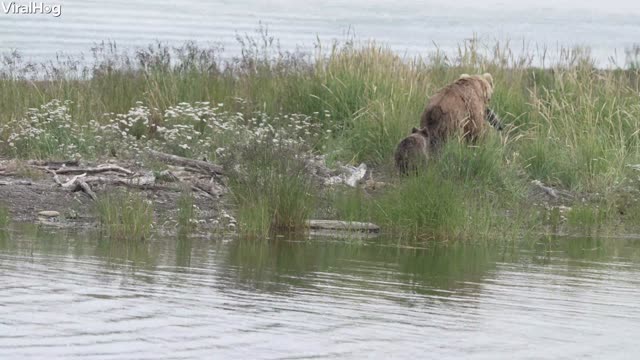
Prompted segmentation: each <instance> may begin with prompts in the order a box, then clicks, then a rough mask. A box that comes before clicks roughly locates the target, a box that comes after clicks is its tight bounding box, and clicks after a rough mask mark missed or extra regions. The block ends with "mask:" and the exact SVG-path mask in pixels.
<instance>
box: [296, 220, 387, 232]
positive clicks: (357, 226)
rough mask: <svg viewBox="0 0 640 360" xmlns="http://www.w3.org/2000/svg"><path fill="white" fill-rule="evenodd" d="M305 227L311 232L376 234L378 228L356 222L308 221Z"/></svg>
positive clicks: (370, 224) (374, 225) (373, 225)
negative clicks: (330, 231) (328, 231)
mask: <svg viewBox="0 0 640 360" xmlns="http://www.w3.org/2000/svg"><path fill="white" fill-rule="evenodd" d="M307 227H308V228H309V229H312V230H333V231H362V232H373V233H377V232H379V231H380V227H379V226H378V225H376V224H372V223H366V222H357V221H338V220H309V221H307Z"/></svg>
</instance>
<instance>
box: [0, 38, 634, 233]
mask: <svg viewBox="0 0 640 360" xmlns="http://www.w3.org/2000/svg"><path fill="white" fill-rule="evenodd" d="M261 36H262V38H259V39H255V38H251V37H240V38H239V39H238V40H239V41H240V46H241V48H242V51H241V55H240V56H238V57H236V58H234V59H231V60H221V59H222V58H223V57H222V56H221V55H222V54H221V53H220V51H219V49H215V48H200V47H197V46H195V45H194V44H192V43H186V44H184V45H183V46H182V47H178V48H169V47H166V46H164V45H162V44H153V45H151V46H149V47H147V48H143V49H139V51H137V52H135V54H131V53H124V52H122V51H120V50H119V49H118V48H117V47H115V46H114V45H113V44H103V45H102V46H101V47H97V48H96V50H95V54H94V57H95V61H94V63H93V64H90V65H88V66H87V67H86V68H84V69H81V71H79V72H73V73H72V72H71V68H70V66H69V65H68V64H66V63H63V62H52V63H48V64H45V65H43V66H36V67H29V66H28V65H27V64H26V63H24V62H21V61H22V60H21V59H20V57H18V56H13V57H12V56H7V57H4V58H3V60H2V62H1V63H0V93H2V94H3V96H2V97H1V98H0V141H2V142H0V154H1V155H5V156H10V157H18V158H68V157H78V156H79V157H83V158H95V157H104V156H109V155H112V153H113V152H116V153H117V154H116V155H118V156H119V157H127V156H135V155H136V154H138V153H139V151H140V150H141V149H143V148H144V147H146V146H153V147H156V148H160V149H162V150H165V151H168V152H171V153H174V154H177V155H183V156H190V157H202V156H205V157H207V158H208V159H211V160H214V161H216V162H226V167H227V168H229V169H234V167H235V166H236V165H238V166H239V167H240V168H241V169H245V170H244V173H243V172H235V173H234V172H233V171H232V175H231V179H230V185H231V189H232V193H233V198H234V200H235V203H236V205H237V206H238V213H237V215H238V220H239V223H240V224H239V225H240V227H241V229H243V231H246V232H247V233H249V234H252V235H254V236H267V234H269V233H271V232H273V231H283V230H285V229H289V230H295V231H299V230H300V229H301V228H302V224H303V223H304V220H305V219H307V218H308V217H309V216H311V215H312V214H313V213H314V212H316V210H315V209H314V207H315V206H317V204H318V202H317V200H318V199H317V197H318V193H319V191H318V190H317V187H316V186H315V185H314V184H313V182H312V181H311V179H309V178H308V177H306V176H305V175H304V174H305V171H304V168H303V167H301V165H300V164H299V160H300V159H297V158H296V157H295V156H293V153H295V152H296V151H297V150H296V151H293V150H292V149H294V148H295V149H298V148H297V147H296V146H299V145H301V144H303V145H304V150H300V151H305V152H313V153H318V152H320V153H324V154H326V155H327V158H328V159H330V160H331V161H332V162H334V161H339V162H343V163H344V162H346V163H352V164H356V165H357V164H358V163H360V162H366V163H367V164H368V165H369V166H370V167H373V168H374V169H377V170H379V172H380V175H379V177H380V178H381V179H382V180H387V181H391V182H392V183H394V185H393V187H392V190H389V189H387V190H385V191H382V192H380V193H376V194H373V195H372V196H369V195H368V194H363V193H361V194H358V193H354V194H350V193H349V194H347V195H345V196H346V198H344V199H340V198H334V199H329V200H328V203H329V204H331V205H330V206H332V207H333V208H332V209H330V212H332V213H333V214H334V215H335V216H336V217H340V218H345V219H354V220H355V219H373V220H377V221H381V222H383V223H385V224H388V225H389V226H390V227H391V228H393V229H407V231H405V232H407V233H410V234H411V235H410V236H408V237H412V238H422V237H426V238H429V237H436V236H444V237H447V238H453V237H473V236H472V235H473V230H472V229H473V228H474V227H475V228H476V233H481V232H482V231H480V230H477V229H485V230H483V231H485V232H487V233H490V232H496V231H498V230H496V229H497V228H498V224H504V220H501V215H500V214H503V213H505V212H508V213H509V214H511V215H509V216H510V217H512V218H513V217H514V215H513V214H519V215H517V216H515V218H516V219H518V221H522V222H523V223H526V225H524V226H518V227H517V228H528V227H529V225H530V222H532V221H533V220H531V219H535V218H536V216H537V215H536V213H537V211H539V210H540V209H539V208H536V207H535V206H531V204H528V203H527V200H526V195H527V189H528V184H529V183H530V182H531V180H540V181H542V182H544V183H545V184H547V185H551V186H554V187H557V188H560V189H565V190H568V191H571V192H574V193H581V194H582V193H587V194H597V196H596V198H598V199H599V200H598V201H597V202H598V203H601V202H602V199H608V200H607V201H608V202H609V203H611V202H612V201H613V200H611V199H610V198H612V197H613V196H614V195H615V194H617V193H620V192H624V191H626V190H625V189H626V188H625V185H624V184H626V183H627V182H628V180H629V178H630V177H633V176H637V174H633V173H631V174H630V172H629V168H628V165H630V164H640V136H639V135H640V133H639V131H640V130H638V129H640V103H639V102H638V93H639V92H640V72H639V71H640V70H639V69H638V66H637V64H638V56H637V54H638V51H637V46H636V47H634V48H632V49H629V52H628V59H627V64H626V65H625V66H624V67H612V68H609V69H597V68H595V67H594V66H593V63H594V61H593V59H592V58H590V57H589V54H588V52H587V51H585V49H582V48H578V47H577V48H571V49H561V50H560V51H559V52H558V54H557V55H558V56H557V60H555V61H554V62H550V60H549V57H547V55H546V54H545V53H542V54H539V53H535V52H534V51H531V52H529V53H524V54H523V55H522V56H515V55H514V52H513V51H512V50H511V48H510V46H511V45H510V44H508V43H496V44H481V43H479V42H478V41H477V40H471V41H467V42H465V43H463V44H461V45H460V47H459V49H458V51H457V52H455V53H451V54H443V53H435V54H432V55H431V56H429V57H426V58H410V59H408V58H402V57H400V56H399V55H397V54H396V53H394V52H392V51H391V50H389V49H388V48H387V47H386V46H384V45H381V44H378V43H375V42H367V43H359V42H357V41H348V42H346V43H344V44H338V43H334V44H330V46H327V44H318V45H319V46H318V50H317V51H316V52H315V53H314V54H312V55H310V54H301V53H295V52H294V53H289V52H284V51H281V50H280V49H279V48H278V47H277V46H276V45H275V44H276V42H275V41H274V39H273V38H272V37H270V35H269V34H268V33H266V32H262V33H261ZM227 59H228V57H227ZM534 61H536V62H534ZM535 63H544V65H545V67H544V68H541V67H536V66H534V64H535ZM482 72H490V73H492V75H493V77H494V79H495V84H496V85H495V87H496V88H495V92H494V96H493V99H492V102H491V107H492V108H493V109H494V110H495V111H496V112H497V113H498V114H499V116H500V117H501V118H502V120H503V122H504V123H505V124H506V125H507V127H508V128H507V130H505V131H503V132H502V133H501V134H493V135H492V136H490V137H489V138H488V139H486V141H484V142H481V143H480V144H478V146H477V147H475V148H469V147H468V146H466V145H464V144H458V143H457V142H450V144H448V145H447V146H446V148H445V149H444V150H443V152H442V154H441V155H440V156H439V158H438V159H437V160H434V161H431V165H430V166H429V170H430V173H427V174H424V175H423V176H422V177H420V178H419V180H415V179H409V180H407V181H402V182H399V181H396V180H395V175H394V174H393V171H392V170H391V169H392V167H390V166H389V164H390V163H391V162H392V160H391V159H392V154H393V150H394V148H395V146H396V144H397V143H398V141H399V140H400V139H402V138H403V137H405V136H406V135H407V134H408V132H409V130H410V129H411V127H413V126H416V125H417V124H418V122H419V117H420V114H421V112H422V110H423V108H424V106H425V104H426V102H427V99H428V98H429V96H430V95H432V94H433V93H434V92H436V91H437V90H438V89H439V88H440V87H442V86H444V85H445V84H447V83H449V82H451V81H453V80H454V79H456V78H457V77H459V75H460V74H462V73H482ZM33 78H38V79H41V80H38V81H34V80H32V79H33ZM52 101H54V103H53V105H51V104H52ZM55 101H58V102H57V103H56V102H55ZM138 102H140V103H138ZM182 102H186V103H189V104H191V105H190V106H191V107H190V108H189V109H190V110H188V111H183V110H179V111H177V113H176V112H173V111H174V110H175V108H176V107H177V106H178V105H179V104H180V103H182ZM197 102H209V103H210V104H211V105H206V106H204V105H197V104H196V103H197ZM219 103H224V106H221V107H220V109H218V108H217V106H218V105H217V104H219ZM213 108H216V110H215V111H214V110H211V109H213ZM29 109H36V110H29ZM168 110H169V112H168ZM203 113H206V114H205V115H202V114H203ZM117 114H123V115H122V116H121V117H118V115H117ZM140 114H142V115H140ZM172 114H174V115H172ZM175 114H177V115H175ZM194 114H195V115H194ZM207 114H208V115H207ZM289 114H300V115H299V116H306V117H305V118H304V119H305V120H304V122H305V125H304V126H305V127H304V129H307V128H309V129H313V131H312V132H311V133H309V134H306V132H305V131H306V130H304V129H303V130H300V131H299V133H296V134H293V132H294V131H293V130H291V129H294V128H295V127H290V126H289V125H292V124H293V122H292V121H291V120H290V119H289V118H286V117H285V116H288V115H289ZM296 116H298V115H296ZM25 118H26V119H32V120H33V121H31V122H30V124H32V125H28V126H27V125H25V124H26V123H27V122H29V121H27V122H20V121H21V119H25ZM114 119H116V120H115V121H114ZM122 119H126V121H124V122H120V120H122ZM253 119H257V120H256V121H254V120H253ZM298 119H302V118H301V117H298ZM215 121H218V122H223V123H226V124H233V125H234V127H232V128H224V129H223V128H215V127H214V128H210V127H208V126H209V125H210V124H212V123H214V122H215ZM307 123H308V125H307ZM18 124H22V125H25V126H26V127H27V128H28V127H29V126H35V127H36V128H37V129H39V130H41V132H40V133H39V134H38V135H37V136H35V135H34V136H30V135H29V134H30V133H28V132H25V134H22V136H21V137H20V138H12V135H13V134H15V133H16V130H15V129H17V128H20V127H19V126H17V125H18ZM33 124H35V125H33ZM113 124H116V125H115V127H112V128H108V129H106V130H96V129H101V128H102V127H108V126H111V125H113ZM296 124H298V123H296ZM22 125H21V126H22ZM65 126H68V127H66V128H65ZM216 126H217V125H216ZM270 126H272V127H274V128H275V129H276V130H268V128H269V127H270ZM61 128H62V129H64V130H60V129H61ZM162 128H168V129H173V130H176V129H178V130H179V131H178V130H176V134H175V136H173V135H172V136H173V137H172V136H169V135H167V133H163V132H162V131H160V130H159V129H162ZM221 129H223V130H221ZM238 129H243V130H242V131H239V130H238ZM265 129H267V130H268V131H267V132H269V134H271V135H270V136H272V135H273V133H275V132H278V131H283V132H287V131H288V132H287V134H288V135H289V136H290V139H296V141H297V140H299V141H300V143H298V144H296V145H295V146H294V148H289V149H288V150H285V151H281V150H277V149H276V148H277V146H276V147H274V148H272V149H269V148H265V147H262V146H255V148H254V149H253V152H250V151H246V149H247V148H251V145H252V144H257V143H258V140H260V141H262V140H264V139H263V138H260V137H259V136H257V135H256V134H258V133H261V132H263V131H265ZM173 130H172V131H173ZM123 134H124V135H123ZM249 134H253V135H249ZM319 134H323V135H322V136H320V135H319ZM268 139H272V137H269V138H268ZM187 144H188V145H189V147H185V145H187ZM238 144H241V146H240V145H238ZM247 145H249V146H248V147H247ZM221 149H224V151H223V152H225V151H226V153H227V155H224V156H223V155H220V154H221V153H220V151H222V150H221ZM243 149H245V150H243ZM257 149H259V151H257ZM229 153H230V154H229ZM229 158H230V159H229ZM420 181H423V183H422V184H421V183H420ZM421 186H422V190H425V189H426V191H421ZM440 190H442V191H440ZM310 194H314V195H310ZM615 196H617V195H615ZM370 204H378V205H377V206H370ZM594 204H595V202H594V203H593V204H591V203H587V204H586V205H585V206H587V207H590V206H592V205H593V206H595V205H594ZM569 205H570V204H569ZM429 206H430V207H429ZM403 207H406V209H403ZM409 209H412V210H409ZM578 213H579V212H576V213H575V214H574V215H572V216H573V217H575V219H574V220H570V222H573V221H578V222H596V221H600V220H598V219H600V217H599V216H595V215H594V216H593V217H590V216H588V215H587V213H586V211H585V214H584V215H578ZM631 213H633V212H631ZM444 214H447V215H446V216H445V215H444ZM629 214H630V213H628V214H626V215H624V216H623V219H625V221H626V219H631V218H632V216H631V215H629ZM185 217H186V215H185ZM609 218H610V217H607V219H609ZM470 219H473V223H472V222H471V220H470ZM578 219H583V220H578ZM607 221H608V220H607ZM465 234H467V235H468V236H467V235H465Z"/></svg>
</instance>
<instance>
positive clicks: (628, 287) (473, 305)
mask: <svg viewBox="0 0 640 360" xmlns="http://www.w3.org/2000/svg"><path fill="white" fill-rule="evenodd" d="M639 265H640V243H638V242H636V241H631V240H602V239H541V240H539V241H537V242H523V243H517V244H515V243H512V244H492V245H487V244H466V245H463V244H459V245H449V246H443V247H433V248H428V249H399V248H397V247H394V246H388V245H387V243H386V242H385V241H384V240H380V239H377V240H373V241H367V242H362V241H358V242H348V241H343V240H341V241H331V240H326V241H324V240H323V241H321V240H314V241H307V242H285V241H279V242H269V241H262V242H260V241H236V240H234V241H212V240H203V239H189V238H184V237H183V238H180V239H155V240H153V241H152V242H150V243H147V244H140V243H134V244H124V243H114V242H110V241H107V240H104V239H99V238H97V237H93V236H90V235H87V234H75V233H51V232H49V231H46V230H43V229H41V228H38V227H33V228H27V229H20V231H14V232H10V233H4V234H2V235H0V281H1V282H2V284H3V286H2V287H1V288H0V309H2V311H0V358H26V357H35V358H65V359H68V358H80V359H87V358H92V359H93V358H98V359H102V358H109V359H113V358H139V359H144V358H149V359H172V358H204V359H209V358H266V359H273V358H305V357H322V358H326V357H335V358H354V357H368V356H369V357H379V358H387V357H390V356H392V355H393V357H396V358H397V357H400V358H423V357H424V356H425V354H429V357H433V358H455V359H457V358H485V359H495V358H514V357H515V358H536V359H539V358H549V359H557V358H568V359H570V358H576V357H582V356H590V357H594V358H629V357H633V356H631V355H633V354H634V353H636V352H635V349H636V347H637V346H636V342H637V339H636V336H635V335H636V334H637V331H638V330H640V328H639V326H640V325H638V324H640V305H638V302H637V299H638V296H639V295H640V286H639V285H640V280H639V279H640V277H639V276H638V274H639V273H640V266H639Z"/></svg>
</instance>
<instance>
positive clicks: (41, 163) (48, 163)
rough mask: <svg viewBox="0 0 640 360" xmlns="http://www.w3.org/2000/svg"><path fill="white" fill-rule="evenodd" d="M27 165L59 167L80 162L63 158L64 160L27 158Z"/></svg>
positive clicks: (78, 164)
mask: <svg viewBox="0 0 640 360" xmlns="http://www.w3.org/2000/svg"><path fill="white" fill-rule="evenodd" d="M27 164H29V165H35V166H45V167H48V168H56V169H58V168H61V167H63V166H80V162H79V161H78V160H65V161H51V160H29V161H27Z"/></svg>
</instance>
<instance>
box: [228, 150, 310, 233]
mask: <svg viewBox="0 0 640 360" xmlns="http://www.w3.org/2000/svg"><path fill="white" fill-rule="evenodd" d="M234 150H235V151H237V152H242V153H241V154H239V155H240V158H241V159H244V161H243V164H242V165H243V166H242V167H241V168H238V167H236V166H234V165H233V164H227V166H226V168H227V169H229V170H230V173H229V186H230V189H231V192H232V196H233V199H234V200H235V205H236V206H237V209H236V214H237V220H238V223H239V230H240V233H241V234H242V235H243V236H246V237H254V238H266V237H269V236H271V235H273V234H274V233H282V232H288V233H292V232H293V233H302V232H304V231H305V222H306V220H308V219H309V216H310V215H311V213H312V211H313V210H314V207H315V202H316V195H315V192H316V191H317V187H316V186H314V185H315V184H314V183H313V179H312V178H311V176H310V175H309V174H308V173H307V171H306V168H305V163H304V161H302V160H301V159H299V158H296V157H295V154H296V150H295V149H291V148H289V147H287V146H283V145H272V144H269V143H266V144H262V145H257V144H252V145H249V146H246V147H242V146H238V147H236V148H235V149H234Z"/></svg>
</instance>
